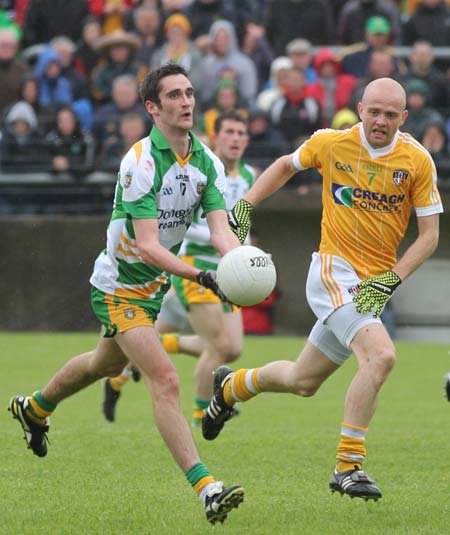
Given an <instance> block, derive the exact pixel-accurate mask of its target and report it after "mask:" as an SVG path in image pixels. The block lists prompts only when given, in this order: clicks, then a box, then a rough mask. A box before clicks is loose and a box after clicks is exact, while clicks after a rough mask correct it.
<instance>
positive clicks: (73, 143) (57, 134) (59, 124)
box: [44, 106, 94, 178]
mask: <svg viewBox="0 0 450 535" xmlns="http://www.w3.org/2000/svg"><path fill="white" fill-rule="evenodd" d="M44 144H45V148H46V149H47V151H48V153H49V155H50V159H51V169H52V171H54V172H55V173H69V174H70V175H72V176H74V177H76V178H81V177H83V176H84V175H85V174H86V173H87V172H88V171H90V170H91V168H92V163H93V152H94V151H93V143H92V139H91V137H90V135H89V134H87V133H86V132H83V131H82V129H81V127H80V122H79V120H78V118H77V115H76V113H75V112H74V111H73V110H72V108H70V107H69V106H62V107H61V108H59V110H58V111H57V113H56V121H55V125H54V128H53V129H52V130H50V132H49V133H48V134H47V135H46V137H45V139H44Z"/></svg>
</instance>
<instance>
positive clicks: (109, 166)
mask: <svg viewBox="0 0 450 535" xmlns="http://www.w3.org/2000/svg"><path fill="white" fill-rule="evenodd" d="M147 133H148V129H147V126H146V124H145V121H144V119H143V117H142V115H140V114H139V113H136V112H129V113H125V114H124V115H122V117H121V118H120V124H119V131H118V132H117V134H116V135H112V136H110V137H108V138H107V139H106V140H105V143H104V144H103V146H102V148H101V151H100V155H99V157H98V159H97V165H96V168H98V169H99V170H101V171H106V172H111V173H116V172H117V170H118V169H119V167H120V162H121V160H122V158H123V157H124V155H125V154H126V153H127V151H128V150H129V149H130V148H131V147H132V146H133V145H134V144H135V143H136V142H137V141H139V140H140V139H142V138H143V137H145V136H146V134H147Z"/></svg>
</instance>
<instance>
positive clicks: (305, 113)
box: [270, 67, 321, 150]
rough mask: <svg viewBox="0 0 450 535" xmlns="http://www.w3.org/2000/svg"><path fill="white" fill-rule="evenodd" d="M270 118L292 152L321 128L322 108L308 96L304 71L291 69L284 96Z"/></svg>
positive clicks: (279, 99)
mask: <svg viewBox="0 0 450 535" xmlns="http://www.w3.org/2000/svg"><path fill="white" fill-rule="evenodd" d="M270 117H271V119H272V124H273V125H274V126H276V127H278V128H279V129H280V131H281V133H282V134H283V135H284V137H285V139H286V141H287V142H288V143H289V145H290V149H291V150H294V149H296V148H297V147H298V146H299V145H300V144H301V143H302V141H303V140H304V139H305V138H306V137H308V136H310V135H311V134H313V133H314V131H315V130H317V129H318V128H319V126H320V122H321V117H320V106H319V103H318V102H317V100H316V99H315V98H313V97H309V96H307V89H306V76H305V72H304V71H303V70H302V69H299V68H297V67H292V69H289V73H288V77H287V80H286V85H285V87H284V89H283V95H282V96H281V97H279V98H278V99H277V100H275V102H274V103H273V105H272V108H271V110H270Z"/></svg>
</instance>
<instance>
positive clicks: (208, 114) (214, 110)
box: [199, 79, 248, 148]
mask: <svg viewBox="0 0 450 535" xmlns="http://www.w3.org/2000/svg"><path fill="white" fill-rule="evenodd" d="M232 110H237V111H239V112H240V113H241V114H242V115H243V116H244V117H247V115H248V111H247V109H246V108H245V106H243V103H242V101H241V98H240V95H239V89H238V87H237V85H236V82H234V81H233V80H230V79H224V80H221V81H220V82H219V83H218V84H217V87H216V90H215V92H214V106H213V107H211V108H209V109H207V110H206V111H205V113H204V114H203V116H202V117H201V119H200V121H199V123H200V124H199V127H200V129H201V130H203V131H204V132H205V134H206V136H207V138H208V144H209V146H210V147H211V148H214V137H215V131H214V125H215V124H216V119H217V118H218V117H219V115H221V114H222V113H225V112H227V111H232Z"/></svg>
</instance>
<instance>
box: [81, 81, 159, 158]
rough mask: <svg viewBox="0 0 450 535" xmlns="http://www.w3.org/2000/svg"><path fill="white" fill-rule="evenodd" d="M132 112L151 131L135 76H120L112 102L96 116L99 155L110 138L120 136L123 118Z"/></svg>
mask: <svg viewBox="0 0 450 535" xmlns="http://www.w3.org/2000/svg"><path fill="white" fill-rule="evenodd" d="M130 112H135V113H138V114H139V115H141V116H142V117H143V119H144V122H145V125H146V131H149V130H150V127H151V124H152V123H151V118H150V116H149V115H148V113H147V112H146V111H145V108H144V106H143V104H142V102H141V101H140V98H139V93H138V88H137V86H136V83H135V79H134V77H133V76H128V75H123V76H118V77H117V78H116V79H115V80H114V82H113V89H112V102H110V103H109V104H104V105H103V106H101V107H100V108H99V109H98V110H97V112H96V114H95V115H94V125H93V130H92V133H93V136H94V139H95V141H96V146H97V151H96V152H97V153H98V152H99V151H100V150H101V147H102V146H104V145H105V143H106V140H107V139H108V138H109V137H113V138H114V139H117V137H119V136H120V133H119V131H120V121H121V118H122V117H123V116H124V115H125V114H128V113H130Z"/></svg>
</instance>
